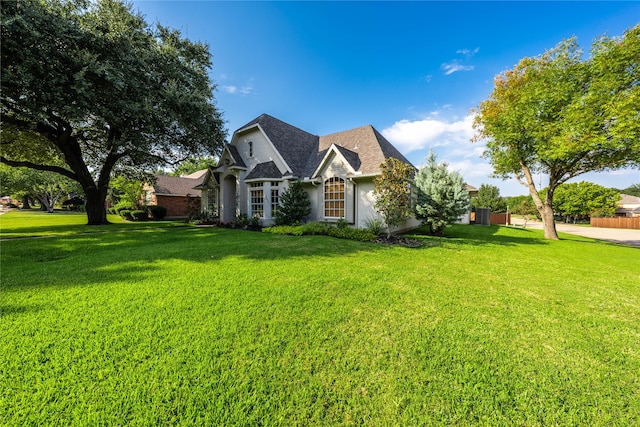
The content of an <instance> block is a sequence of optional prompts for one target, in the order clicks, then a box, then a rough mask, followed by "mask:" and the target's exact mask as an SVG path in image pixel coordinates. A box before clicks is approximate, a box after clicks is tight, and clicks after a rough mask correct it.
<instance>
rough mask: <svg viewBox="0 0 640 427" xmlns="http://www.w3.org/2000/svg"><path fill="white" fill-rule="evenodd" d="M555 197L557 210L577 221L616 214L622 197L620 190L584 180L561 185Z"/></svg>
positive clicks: (567, 218)
mask: <svg viewBox="0 0 640 427" xmlns="http://www.w3.org/2000/svg"><path fill="white" fill-rule="evenodd" d="M555 199H556V200H555V203H554V205H555V212H556V213H557V214H560V215H562V216H564V217H565V220H566V221H569V220H571V219H572V220H573V222H574V223H575V222H576V221H578V220H580V219H588V218H589V217H592V216H594V217H607V216H614V215H615V212H616V208H617V207H618V202H619V201H620V199H621V197H620V193H619V192H618V190H615V189H613V188H606V187H603V186H602V185H598V184H594V183H592V182H586V181H582V182H572V183H565V184H562V185H560V186H559V187H558V189H557V190H556V194H555Z"/></svg>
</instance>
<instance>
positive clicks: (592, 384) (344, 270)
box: [0, 213, 640, 426]
mask: <svg viewBox="0 0 640 427" xmlns="http://www.w3.org/2000/svg"><path fill="white" fill-rule="evenodd" d="M12 215H15V216H12ZM20 215H21V214H20V213H15V214H14V213H10V214H6V215H2V216H0V227H1V230H2V237H3V241H2V243H1V259H0V261H1V264H0V265H1V270H0V271H1V279H2V293H1V294H0V307H1V309H2V318H1V325H0V326H1V327H0V334H1V335H0V355H1V357H0V425H11V426H14V425H16V426H17V425H65V426H66V425H172V426H173V425H185V426H187V425H188V426H191V425H221V426H233V425H268V426H270V425H283V426H295V425H327V426H330V425H358V424H359V425H372V426H410V425H489V426H496V425H509V426H511V425H526V426H529V425H545V426H546V425H563V426H565V425H589V426H595V425H602V426H611V425H621V426H628V425H638V424H640V285H639V283H640V262H639V261H640V250H638V249H635V248H628V247H623V246H618V245H614V244H609V243H604V242H597V241H593V240H589V239H585V238H579V237H575V236H570V235H563V234H561V237H562V238H563V240H561V241H546V240H544V239H542V231H541V230H530V229H522V228H517V229H516V228H506V227H497V226H493V227H476V226H455V227H452V228H450V229H448V230H447V237H446V238H433V237H428V236H421V235H417V236H416V238H418V239H421V240H423V242H424V245H423V247H421V248H417V249H410V248H402V247H388V246H384V245H379V244H373V243H359V242H354V241H347V240H338V239H334V238H331V237H325V236H303V237H293V236H278V235H272V234H267V233H255V232H248V231H236V230H227V229H219V228H197V227H160V228H158V227H151V228H146V229H145V228H143V229H131V230H126V232H113V233H111V232H107V233H105V229H108V230H109V229H110V228H109V227H112V226H109V227H98V228H97V231H98V233H89V234H87V230H89V231H90V230H91V228H90V227H89V228H88V227H85V226H82V225H76V226H75V227H76V230H77V233H75V234H74V233H72V232H71V231H70V230H71V229H70V228H68V227H71V225H65V226H64V227H63V228H59V227H61V226H56V225H55V224H52V223H50V224H49V225H48V226H46V225H40V226H39V227H41V228H40V230H39V231H38V232H37V233H36V232H34V233H29V232H27V231H25V229H21V228H20V227H19V224H20V222H21V220H20ZM53 215H54V216H55V215H56V214H53ZM54 216H50V218H53V217H54ZM56 218H58V217H56ZM59 218H68V217H63V216H59ZM78 218H81V217H80V216H79V217H77V218H76V219H78ZM30 221H31V220H30ZM78 224H83V222H82V221H80V222H78ZM47 227H51V228H52V229H51V230H48V229H47ZM56 227H58V228H56ZM113 227H114V228H113V230H116V231H121V230H122V226H119V225H114V226H113ZM56 230H57V231H58V232H56ZM60 230H66V231H65V233H64V235H62V236H56V237H45V238H37V239H14V240H10V239H6V237H8V236H14V237H15V236H16V234H18V235H29V234H40V235H44V236H50V235H52V234H60V233H59V231H60Z"/></svg>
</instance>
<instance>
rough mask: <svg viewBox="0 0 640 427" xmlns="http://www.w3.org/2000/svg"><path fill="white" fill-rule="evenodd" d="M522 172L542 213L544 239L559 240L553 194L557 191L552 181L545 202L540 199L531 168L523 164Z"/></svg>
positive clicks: (530, 192)
mask: <svg viewBox="0 0 640 427" xmlns="http://www.w3.org/2000/svg"><path fill="white" fill-rule="evenodd" d="M521 166H522V171H523V172H524V176H525V178H526V180H527V187H529V194H531V198H532V199H533V203H534V204H535V206H536V209H537V210H538V213H540V217H541V218H542V228H543V229H544V237H545V238H546V239H551V240H558V232H557V231H556V221H555V219H554V218H553V204H552V203H553V192H554V191H555V185H553V181H552V180H550V182H549V187H548V188H547V198H546V200H545V201H544V202H543V201H542V199H541V198H540V194H538V190H537V189H536V185H535V183H534V182H533V176H532V175H531V171H530V170H529V168H528V167H527V166H526V165H524V164H521Z"/></svg>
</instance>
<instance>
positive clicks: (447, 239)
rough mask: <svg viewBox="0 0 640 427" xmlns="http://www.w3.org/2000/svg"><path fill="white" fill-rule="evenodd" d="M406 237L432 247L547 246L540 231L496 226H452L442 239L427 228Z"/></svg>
mask: <svg viewBox="0 0 640 427" xmlns="http://www.w3.org/2000/svg"><path fill="white" fill-rule="evenodd" d="M407 236H408V237H412V238H416V239H419V240H422V241H425V242H430V243H427V245H431V246H433V245H434V242H438V243H439V244H447V245H463V246H468V245H472V246H495V245H501V246H517V245H548V244H549V241H548V240H546V239H544V237H543V233H542V231H541V230H535V229H526V228H516V227H504V226H498V225H491V226H479V225H452V226H451V227H448V228H446V229H445V235H444V237H436V236H431V235H430V234H429V229H428V227H421V228H418V229H416V230H414V231H412V232H409V233H407Z"/></svg>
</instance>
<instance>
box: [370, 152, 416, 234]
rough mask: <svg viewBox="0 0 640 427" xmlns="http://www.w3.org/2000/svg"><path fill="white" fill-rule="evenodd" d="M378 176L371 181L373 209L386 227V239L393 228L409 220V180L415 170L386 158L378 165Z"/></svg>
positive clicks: (398, 161) (395, 160) (405, 164)
mask: <svg viewBox="0 0 640 427" xmlns="http://www.w3.org/2000/svg"><path fill="white" fill-rule="evenodd" d="M380 171H381V173H380V175H378V176H376V177H375V178H374V179H373V195H374V197H375V199H376V202H375V205H374V206H375V208H376V210H377V211H378V212H380V214H381V215H382V217H383V218H384V222H385V223H386V225H387V239H389V238H390V237H391V231H392V230H393V227H397V226H398V225H400V224H402V222H403V221H405V220H407V219H409V218H411V216H412V215H413V212H412V210H411V179H412V177H413V175H414V173H415V169H414V167H413V166H411V165H410V164H407V163H404V162H401V161H400V160H398V159H395V158H393V157H388V158H387V159H386V160H385V161H384V163H382V164H381V165H380Z"/></svg>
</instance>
